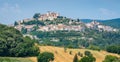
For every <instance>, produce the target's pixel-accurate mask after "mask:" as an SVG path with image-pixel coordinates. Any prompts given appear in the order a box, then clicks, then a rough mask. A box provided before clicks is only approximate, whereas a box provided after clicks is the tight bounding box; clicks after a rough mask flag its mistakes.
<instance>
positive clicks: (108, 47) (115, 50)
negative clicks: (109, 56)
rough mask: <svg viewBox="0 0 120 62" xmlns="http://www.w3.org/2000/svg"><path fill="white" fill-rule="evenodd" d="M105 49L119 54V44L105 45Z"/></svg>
mask: <svg viewBox="0 0 120 62" xmlns="http://www.w3.org/2000/svg"><path fill="white" fill-rule="evenodd" d="M106 51H108V52H111V53H117V54H120V45H111V46H107V48H106Z"/></svg>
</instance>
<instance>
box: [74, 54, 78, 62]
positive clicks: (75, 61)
mask: <svg viewBox="0 0 120 62" xmlns="http://www.w3.org/2000/svg"><path fill="white" fill-rule="evenodd" d="M73 62H78V57H77V54H75V56H74V59H73Z"/></svg>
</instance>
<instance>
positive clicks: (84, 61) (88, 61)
mask: <svg viewBox="0 0 120 62" xmlns="http://www.w3.org/2000/svg"><path fill="white" fill-rule="evenodd" d="M84 54H85V56H84V57H82V58H81V59H80V60H79V62H95V61H96V58H95V57H93V55H92V54H91V52H90V51H85V52H84Z"/></svg>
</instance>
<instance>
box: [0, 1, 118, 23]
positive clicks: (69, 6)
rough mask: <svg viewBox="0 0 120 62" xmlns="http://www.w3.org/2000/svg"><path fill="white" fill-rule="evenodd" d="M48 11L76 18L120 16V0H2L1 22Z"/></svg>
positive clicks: (110, 17)
mask: <svg viewBox="0 0 120 62" xmlns="http://www.w3.org/2000/svg"><path fill="white" fill-rule="evenodd" d="M47 11H54V12H59V13H60V15H62V16H66V17H69V18H74V19H76V18H80V19H112V18H120V0H0V23H3V24H11V23H13V22H14V21H17V20H22V19H25V18H31V17H32V16H33V15H34V13H46V12H47Z"/></svg>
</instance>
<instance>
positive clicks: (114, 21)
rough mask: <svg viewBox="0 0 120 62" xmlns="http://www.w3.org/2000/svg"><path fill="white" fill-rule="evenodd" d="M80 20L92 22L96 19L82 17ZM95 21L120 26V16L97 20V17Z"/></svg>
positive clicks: (115, 26)
mask: <svg viewBox="0 0 120 62" xmlns="http://www.w3.org/2000/svg"><path fill="white" fill-rule="evenodd" d="M80 20H81V21H82V22H84V23H90V22H92V21H93V20H94V19H80ZM95 21H97V22H100V23H102V24H103V25H107V26H111V27H114V28H120V18H116V19H109V20H96V19H95Z"/></svg>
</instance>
